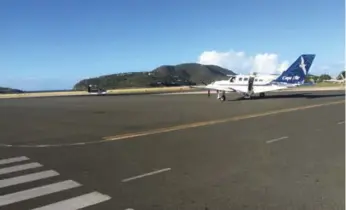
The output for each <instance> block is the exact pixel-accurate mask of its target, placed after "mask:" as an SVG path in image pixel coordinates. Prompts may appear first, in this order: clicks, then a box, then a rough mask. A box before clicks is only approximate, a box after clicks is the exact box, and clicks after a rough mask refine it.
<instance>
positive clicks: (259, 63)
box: [198, 51, 289, 74]
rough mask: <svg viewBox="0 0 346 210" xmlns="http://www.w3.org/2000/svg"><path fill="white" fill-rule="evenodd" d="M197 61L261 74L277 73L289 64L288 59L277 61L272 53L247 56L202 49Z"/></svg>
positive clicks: (239, 71) (238, 53) (242, 71)
mask: <svg viewBox="0 0 346 210" xmlns="http://www.w3.org/2000/svg"><path fill="white" fill-rule="evenodd" d="M198 63H201V64H213V65H218V66H221V67H224V68H227V69H230V70H232V71H234V72H235V73H251V72H257V73H262V74H271V73H279V72H282V71H284V70H286V69H287V68H288V66H289V62H288V61H282V62H279V59H278V55H277V54H274V53H260V54H257V55H255V56H248V55H246V54H245V53H244V52H235V51H228V52H217V51H204V52H203V53H202V54H201V55H200V56H199V58H198Z"/></svg>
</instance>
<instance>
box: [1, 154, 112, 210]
mask: <svg viewBox="0 0 346 210" xmlns="http://www.w3.org/2000/svg"><path fill="white" fill-rule="evenodd" d="M24 160H29V158H27V157H24V156H22V157H14V158H8V159H3V160H0V165H1V164H7V163H15V162H20V161H24ZM41 166H42V165H41V164H39V163H28V164H21V165H16V166H11V167H6V168H0V175H1V174H8V173H11V172H17V171H24V170H26V169H31V168H37V167H41ZM28 173H29V172H27V174H25V175H20V176H15V175H14V174H13V176H15V177H10V178H6V179H1V178H0V192H1V189H2V188H5V187H10V186H16V185H19V184H23V183H28V182H34V181H36V180H44V179H45V180H46V181H49V179H48V178H50V177H55V176H59V175H60V174H59V173H58V172H56V171H54V170H46V171H40V172H35V173H32V172H31V173H29V174H28ZM37 184H38V183H37ZM79 186H82V185H81V184H79V183H77V182H75V181H73V180H68V181H63V182H58V183H53V184H49V185H45V186H39V187H34V188H31V189H26V190H24V191H20V192H15V193H11V194H5V195H2V196H0V208H1V207H2V206H6V205H9V204H14V203H17V202H21V201H25V200H29V199H34V198H36V197H41V196H44V195H49V194H52V193H58V192H60V193H61V194H62V193H63V192H65V191H67V190H69V189H73V188H76V187H79ZM109 199H111V197H110V196H108V195H104V194H101V193H99V192H96V191H95V192H91V193H88V194H84V195H80V196H77V197H74V198H67V199H66V200H62V201H59V202H56V203H51V204H48V205H47V204H46V203H45V204H44V205H45V206H43V205H42V204H41V205H42V206H41V207H39V208H36V210H38V209H39V210H60V209H64V210H72V209H73V210H75V209H81V208H84V207H88V206H92V205H96V204H98V203H101V202H105V201H107V200H109Z"/></svg>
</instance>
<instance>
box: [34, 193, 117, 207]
mask: <svg viewBox="0 0 346 210" xmlns="http://www.w3.org/2000/svg"><path fill="white" fill-rule="evenodd" d="M109 199H110V197H109V196H108V195H103V194H101V193H98V192H92V193H89V194H85V195H81V196H78V197H74V198H70V199H67V200H63V201H60V202H57V203H53V204H50V205H47V206H43V207H40V208H36V209H32V210H62V209H63V210H75V209H81V208H85V207H88V206H92V205H95V204H98V203H101V202H104V201H107V200H109Z"/></svg>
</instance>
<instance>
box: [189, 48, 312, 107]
mask: <svg viewBox="0 0 346 210" xmlns="http://www.w3.org/2000/svg"><path fill="white" fill-rule="evenodd" d="M314 59H315V54H303V55H301V56H299V57H298V59H297V60H296V61H295V62H294V63H293V64H292V65H291V66H290V67H288V69H287V70H285V71H284V72H282V73H281V75H256V74H252V75H251V74H250V75H232V76H230V78H229V79H228V80H220V81H215V82H212V83H210V84H208V85H205V86H191V87H192V88H200V89H207V90H208V91H210V90H216V91H217V92H218V96H217V99H219V100H220V101H225V100H226V96H225V93H229V92H236V93H239V94H241V95H242V96H243V97H245V98H251V97H252V96H254V95H255V94H259V96H260V97H264V96H265V93H266V92H271V91H276V90H281V89H286V88H292V87H297V86H301V85H306V84H307V83H304V81H305V77H306V76H307V74H308V72H309V70H310V67H311V65H312V62H313V61H314Z"/></svg>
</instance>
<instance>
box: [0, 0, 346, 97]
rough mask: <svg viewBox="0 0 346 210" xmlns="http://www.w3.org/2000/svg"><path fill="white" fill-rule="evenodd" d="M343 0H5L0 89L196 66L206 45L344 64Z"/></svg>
mask: <svg viewBox="0 0 346 210" xmlns="http://www.w3.org/2000/svg"><path fill="white" fill-rule="evenodd" d="M344 8H345V6H344V1H341V0H334V1H330V0H318V1H316V0H304V1H301V0H299V1H298V0H280V1H279V0H261V1H257V0H256V1H255V0H184V1H183V0H174V1H171V0H98V1H96V0H27V1H22V0H2V1H0V31H1V33H0V73H1V76H2V77H1V78H0V86H9V87H13V88H21V89H25V90H38V89H65V88H66V89H67V88H71V87H72V86H73V84H75V83H76V82H77V81H78V80H79V79H82V78H88V77H92V76H99V75H104V74H111V73H116V72H127V71H148V70H152V69H154V68H156V67H158V66H160V65H163V64H178V63H182V62H197V61H198V58H199V56H200V55H201V54H202V53H203V52H205V51H212V50H214V51H217V52H228V51H235V52H244V53H246V55H248V56H255V55H257V54H261V53H273V54H277V55H278V58H279V60H280V62H281V61H290V62H293V61H294V60H295V59H296V58H297V57H298V56H299V55H300V54H301V53H316V60H315V63H314V68H313V69H311V71H312V72H311V73H317V74H320V73H329V74H332V75H335V74H337V73H338V72H340V71H341V70H343V68H344V63H343V62H344V46H345V45H344V31H345V30H344V26H345V25H344Z"/></svg>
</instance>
